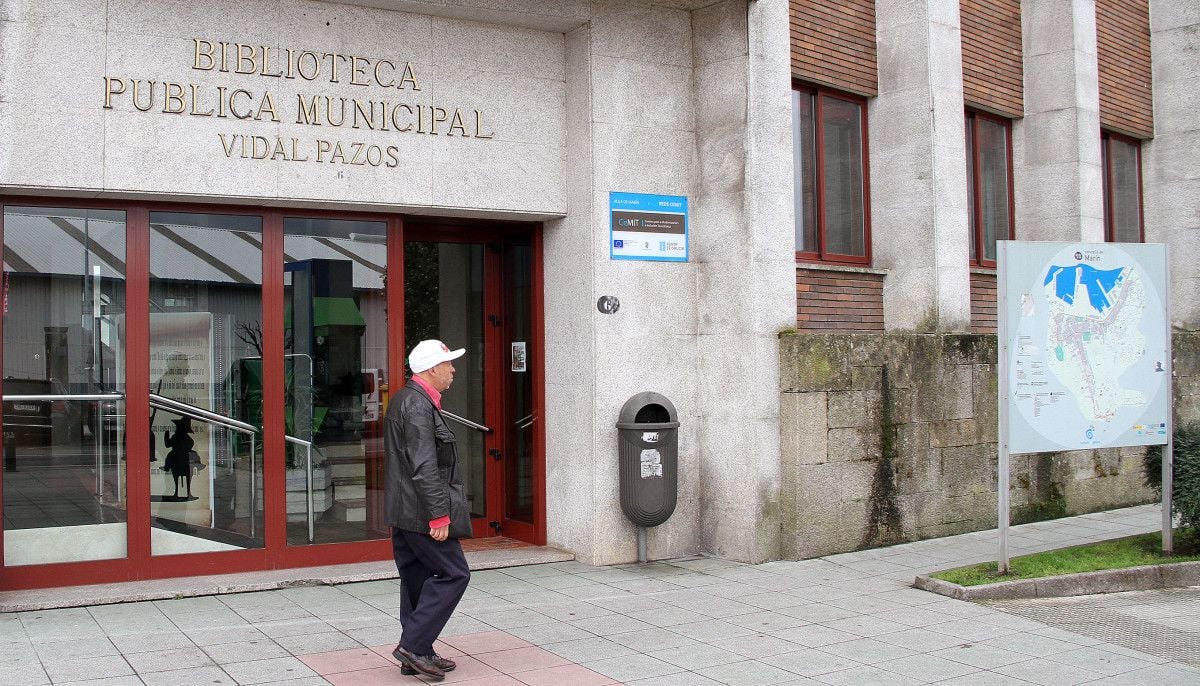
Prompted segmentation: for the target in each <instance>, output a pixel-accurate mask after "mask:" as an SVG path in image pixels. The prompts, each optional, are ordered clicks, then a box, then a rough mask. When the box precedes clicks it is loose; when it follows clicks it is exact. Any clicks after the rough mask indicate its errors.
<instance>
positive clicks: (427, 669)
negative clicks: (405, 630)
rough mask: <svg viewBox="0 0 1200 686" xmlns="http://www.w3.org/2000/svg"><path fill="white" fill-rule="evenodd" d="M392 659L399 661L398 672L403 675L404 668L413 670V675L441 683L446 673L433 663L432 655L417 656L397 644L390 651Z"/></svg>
mask: <svg viewBox="0 0 1200 686" xmlns="http://www.w3.org/2000/svg"><path fill="white" fill-rule="evenodd" d="M392 657H394V658H396V659H397V660H399V661H400V671H401V673H402V674H403V673H404V668H405V667H408V668H409V669H411V670H413V674H421V675H424V676H427V677H430V678H432V679H433V680H434V681H441V680H442V679H445V678H446V673H445V672H444V671H442V668H441V667H438V666H437V664H436V663H435V662H434V656H433V655H417V654H416V653H413V652H410V651H408V650H406V649H405V648H404V646H402V645H399V644H397V645H396V648H395V650H393V651H392Z"/></svg>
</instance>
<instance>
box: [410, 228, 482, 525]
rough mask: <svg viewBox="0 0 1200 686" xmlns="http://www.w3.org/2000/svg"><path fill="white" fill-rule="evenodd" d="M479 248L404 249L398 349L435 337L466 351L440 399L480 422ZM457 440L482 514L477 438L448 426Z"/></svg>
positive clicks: (474, 505) (471, 496) (475, 512)
mask: <svg viewBox="0 0 1200 686" xmlns="http://www.w3.org/2000/svg"><path fill="white" fill-rule="evenodd" d="M483 249H484V248H483V246H482V245H479V244H468V243H420V242H412V241H410V242H407V243H405V245H404V336H405V339H406V340H405V341H404V351H405V355H406V358H405V359H407V354H408V353H409V352H410V351H412V349H413V346H415V345H416V344H417V343H420V342H421V341H423V340H426V339H429V338H436V339H438V340H441V341H443V342H445V343H446V344H447V345H449V346H450V347H452V348H466V349H467V352H466V354H465V355H463V356H462V357H461V358H459V359H458V360H455V362H454V368H455V374H454V385H453V386H451V387H450V390H449V391H447V392H446V394H445V395H444V396H443V397H442V407H443V408H444V409H445V410H447V411H448V412H453V413H454V414H456V415H458V416H460V417H465V418H467V419H470V420H472V421H476V422H481V421H482V420H483V418H484V411H483V410H484V407H483V399H484V394H483V393H484V385H483V355H484V344H483V335H484V331H483V322H484V316H483ZM450 428H451V429H452V430H453V431H454V435H455V438H456V439H457V442H458V458H459V465H460V466H461V467H462V470H463V484H464V485H465V486H466V492H467V501H468V502H469V503H470V507H471V516H472V517H485V516H487V488H486V480H485V478H484V477H485V474H484V471H485V468H486V464H485V461H484V457H485V450H484V439H483V434H481V433H479V432H478V431H473V430H471V429H468V428H466V427H463V426H460V425H458V424H454V423H453V422H452V423H451V425H450Z"/></svg>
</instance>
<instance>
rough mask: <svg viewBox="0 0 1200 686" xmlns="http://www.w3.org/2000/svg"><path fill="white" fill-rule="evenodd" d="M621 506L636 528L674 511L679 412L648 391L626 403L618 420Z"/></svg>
mask: <svg viewBox="0 0 1200 686" xmlns="http://www.w3.org/2000/svg"><path fill="white" fill-rule="evenodd" d="M617 434H618V439H617V440H618V443H619V445H620V447H619V460H620V467H621V470H620V471H621V509H622V510H623V511H624V512H625V516H626V517H628V518H629V520H630V521H631V522H633V523H634V524H636V525H637V526H639V527H650V526H658V525H659V524H662V523H663V522H665V521H667V519H668V518H669V517H670V516H671V513H673V512H674V511H675V500H676V496H677V495H678V490H679V489H678V484H679V478H678V476H679V416H678V415H677V414H676V413H675V406H674V405H672V404H671V401H670V400H667V399H666V398H665V397H663V396H661V395H659V394H658V393H653V392H649V391H647V392H644V393H638V394H637V395H635V396H633V397H632V398H630V399H629V400H628V401H626V402H625V406H624V407H622V408H621V416H620V420H619V421H618V422H617Z"/></svg>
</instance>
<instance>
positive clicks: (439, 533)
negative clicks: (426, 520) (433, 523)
mask: <svg viewBox="0 0 1200 686" xmlns="http://www.w3.org/2000/svg"><path fill="white" fill-rule="evenodd" d="M429 535H430V536H431V537H432V538H433V540H435V541H437V542H438V543H441V542H442V541H444V540H446V539H447V538H449V537H450V525H449V524H447V525H446V526H439V527H438V528H436V529H430V530H429Z"/></svg>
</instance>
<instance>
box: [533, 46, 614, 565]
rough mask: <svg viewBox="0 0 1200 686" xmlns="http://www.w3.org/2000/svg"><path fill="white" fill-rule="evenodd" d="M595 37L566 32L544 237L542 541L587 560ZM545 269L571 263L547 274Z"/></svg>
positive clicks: (592, 458)
mask: <svg viewBox="0 0 1200 686" xmlns="http://www.w3.org/2000/svg"><path fill="white" fill-rule="evenodd" d="M591 41H592V32H591V29H590V28H589V27H587V26H584V27H582V28H578V29H575V30H574V31H571V32H570V33H567V34H566V41H565V52H566V129H567V131H566V133H567V135H566V145H567V150H566V155H567V159H569V160H571V161H572V163H571V164H568V165H567V171H568V174H567V179H566V193H567V216H566V217H564V218H562V219H557V220H554V221H549V222H546V224H545V229H544V233H543V238H544V244H543V255H544V264H545V265H547V268H546V269H545V270H544V274H543V279H544V289H543V293H544V296H543V297H544V298H545V326H546V330H547V331H553V332H554V335H553V336H546V337H545V340H546V343H545V345H546V407H545V411H546V439H547V440H546V493H545V497H546V513H547V517H546V542H547V543H549V544H550V545H552V546H557V547H560V548H563V549H566V550H571V551H574V552H575V553H576V554H577V555H578V557H579V559H580V560H581V561H585V562H590V561H592V560H593V559H594V558H593V557H592V555H593V550H594V549H595V544H594V542H593V541H594V537H593V528H592V519H593V517H595V508H596V506H595V501H594V498H593V495H592V490H593V483H594V481H595V474H594V471H595V466H594V465H595V462H596V459H597V455H596V452H597V448H596V441H595V435H594V434H593V431H594V427H595V421H596V420H595V412H596V409H595V408H596V398H595V380H596V373H595V328H596V322H595V318H596V315H597V312H596V309H595V307H593V306H592V303H593V302H595V298H594V297H593V293H594V291H595V289H594V284H595V266H594V264H595V261H596V260H597V259H599V253H600V250H601V246H600V245H598V242H597V241H596V240H595V238H594V236H593V234H594V233H595V231H594V229H593V226H592V224H593V218H594V217H595V214H596V212H595V211H594V202H595V201H594V196H593V192H592V164H591V160H592V93H591V79H592V56H591ZM550 265H570V268H558V269H556V268H552V267H550Z"/></svg>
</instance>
